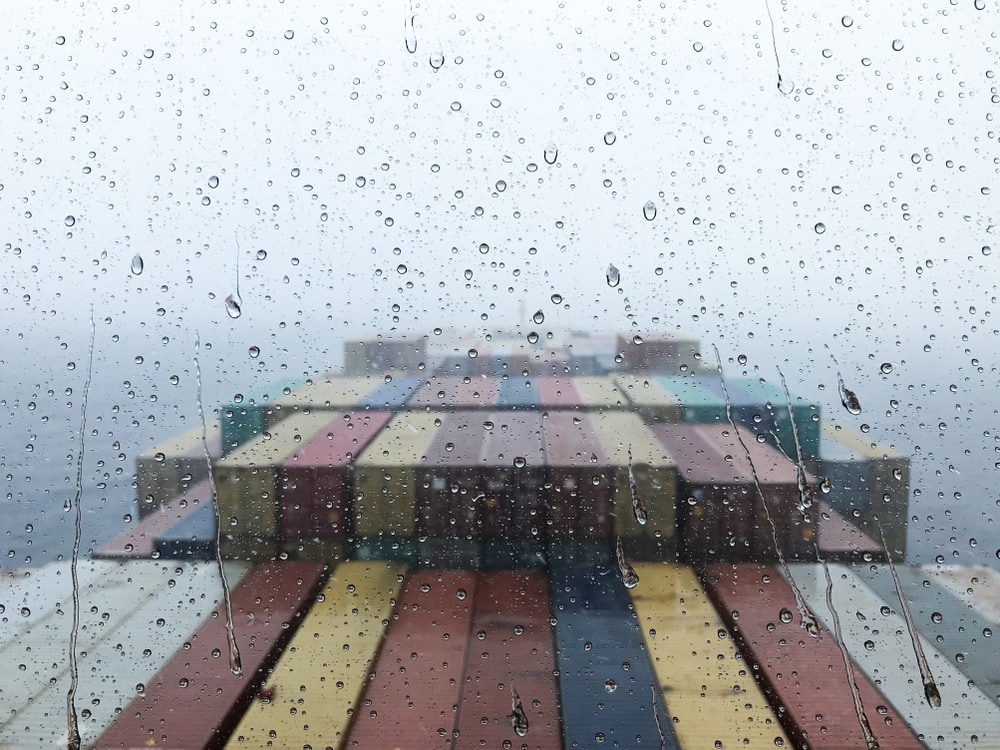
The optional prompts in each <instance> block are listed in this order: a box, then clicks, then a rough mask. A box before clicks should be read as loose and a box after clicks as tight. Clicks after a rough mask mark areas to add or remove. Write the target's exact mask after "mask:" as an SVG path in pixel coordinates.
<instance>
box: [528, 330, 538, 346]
mask: <svg viewBox="0 0 1000 750" xmlns="http://www.w3.org/2000/svg"><path fill="white" fill-rule="evenodd" d="M528 343H529V344H537V343H538V331H532V332H531V333H529V334H528Z"/></svg>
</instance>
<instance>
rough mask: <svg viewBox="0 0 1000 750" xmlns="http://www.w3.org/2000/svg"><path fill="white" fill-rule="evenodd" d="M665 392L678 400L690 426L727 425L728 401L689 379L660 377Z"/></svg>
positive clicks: (658, 379) (659, 380)
mask: <svg viewBox="0 0 1000 750" xmlns="http://www.w3.org/2000/svg"><path fill="white" fill-rule="evenodd" d="M657 381H658V382H659V383H660V385H661V386H663V390H665V391H666V392H667V393H669V394H670V395H672V396H673V397H674V398H676V399H677V400H678V401H679V402H680V404H681V408H682V414H683V417H684V421H685V422H686V423H688V424H727V423H728V422H729V419H728V418H727V417H726V400H725V399H724V398H719V396H717V395H716V394H715V393H713V392H712V391H710V390H708V389H707V388H703V387H702V386H700V385H698V383H697V382H696V381H695V380H693V379H692V378H689V377H683V376H671V377H666V376H665V377H658V378H657Z"/></svg>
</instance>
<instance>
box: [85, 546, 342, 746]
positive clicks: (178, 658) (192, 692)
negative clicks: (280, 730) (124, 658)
mask: <svg viewBox="0 0 1000 750" xmlns="http://www.w3.org/2000/svg"><path fill="white" fill-rule="evenodd" d="M322 581H323V567H322V565H319V564H318V563H277V562H271V563H264V564H262V565H260V566H258V567H257V568H255V569H254V570H252V571H251V572H250V573H249V574H247V576H246V577H245V578H244V579H243V581H242V582H241V583H240V585H239V586H237V587H236V588H235V589H234V590H233V593H232V609H233V619H234V620H235V622H236V623H237V624H236V643H237V645H238V646H239V648H240V659H241V662H242V670H243V671H242V673H241V674H238V675H236V674H233V672H232V670H231V669H230V666H229V647H228V645H227V643H228V640H227V634H226V613H225V610H224V608H222V607H220V608H219V609H217V610H216V611H215V612H214V613H213V614H212V616H210V617H209V618H208V620H206V622H205V624H204V625H202V626H201V627H200V628H199V629H198V631H197V632H196V633H195V634H194V635H193V636H192V637H191V638H189V639H188V643H189V644H190V648H187V647H185V648H184V649H183V650H181V651H178V652H177V654H176V655H175V656H174V658H173V659H171V660H170V661H169V662H168V663H167V664H166V666H164V667H163V669H161V670H160V672H159V673H158V674H157V675H156V677H154V678H153V679H152V680H150V681H149V682H148V683H147V684H146V686H145V690H144V691H143V692H142V694H140V695H139V696H138V697H136V698H135V700H133V701H132V703H131V704H129V706H128V707H127V708H126V709H125V710H124V711H123V712H122V714H121V716H119V718H118V719H117V720H116V721H115V723H114V724H112V725H111V726H110V727H108V729H107V731H106V732H105V733H104V734H103V735H101V737H100V739H98V741H97V743H96V745H95V747H97V748H102V749H105V748H107V749H108V750H110V749H111V748H122V747H161V748H210V747H221V746H222V744H223V743H224V742H225V741H226V739H227V737H228V736H229V734H230V733H231V732H232V730H233V728H234V727H235V726H236V724H237V722H238V721H239V719H240V717H241V716H242V715H243V711H244V710H245V709H246V707H247V706H248V705H249V703H250V701H251V699H252V696H253V695H254V693H255V692H256V691H257V689H258V687H259V686H260V685H261V683H262V682H263V681H264V679H265V678H266V676H267V674H268V671H269V670H270V668H271V667H272V666H273V665H274V663H275V661H276V660H277V658H278V656H279V654H280V653H281V651H282V649H283V648H284V647H285V645H286V644H287V643H288V640H289V639H290V638H291V637H292V635H293V634H294V633H295V630H296V628H297V627H298V626H299V623H300V622H301V619H302V616H303V614H304V612H305V610H306V609H307V608H308V607H309V604H310V603H311V602H312V601H313V599H314V598H315V597H316V592H317V591H318V590H319V586H320V584H321V583H322Z"/></svg>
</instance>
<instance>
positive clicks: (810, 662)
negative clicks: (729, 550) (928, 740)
mask: <svg viewBox="0 0 1000 750" xmlns="http://www.w3.org/2000/svg"><path fill="white" fill-rule="evenodd" d="M706 579H707V583H708V592H709V595H710V596H711V597H712V598H713V599H714V601H715V604H716V607H717V608H718V610H719V612H720V614H721V615H722V618H723V620H725V622H726V624H727V625H728V626H729V628H730V630H732V632H733V634H734V636H735V638H736V640H737V643H739V645H740V649H741V650H742V651H743V653H744V654H745V655H746V657H747V661H749V662H750V665H751V666H752V667H753V668H754V673H755V674H756V675H758V679H760V680H761V682H762V683H763V685H764V688H765V692H766V693H767V695H768V697H769V698H770V699H771V701H772V703H773V704H774V706H775V708H776V713H777V714H778V716H779V717H780V718H781V720H782V723H783V724H784V725H785V731H787V732H788V736H789V738H790V739H791V740H792V744H793V745H794V746H795V747H800V746H801V747H806V746H807V747H810V748H817V749H818V748H831V749H833V748H837V749H839V748H847V747H865V746H866V743H865V737H864V733H863V732H862V729H861V724H860V721H859V719H858V713H857V709H856V708H855V705H854V697H853V695H852V694H851V688H850V683H849V682H848V676H847V671H846V669H845V667H844V657H843V655H842V654H841V651H840V648H839V647H838V646H837V641H836V640H835V639H834V637H833V634H831V633H829V632H826V631H824V632H823V633H822V635H821V637H819V638H810V637H809V636H807V635H806V634H805V631H803V630H802V626H801V624H800V622H799V619H800V618H799V615H798V612H797V609H796V604H795V596H794V594H793V593H792V590H791V589H790V588H789V586H788V584H787V583H786V582H785V580H784V579H783V578H782V577H781V575H779V574H778V572H777V571H776V570H775V569H773V568H770V567H767V566H763V565H737V566H733V565H731V564H728V563H719V564H715V565H712V566H710V567H709V568H708V570H707V571H706ZM841 616H844V615H843V614H842V615H841ZM851 616H852V617H853V615H851ZM853 671H854V681H855V684H856V685H857V687H858V692H859V694H860V696H859V697H860V698H861V705H862V706H863V707H864V709H865V715H866V716H867V717H868V722H869V725H870V727H871V731H872V734H873V735H874V737H875V739H876V740H877V741H878V744H879V746H880V747H884V748H893V750H895V749H896V748H913V749H914V750H916V749H917V748H921V747H923V744H922V743H921V742H920V741H919V740H918V739H917V738H916V736H914V734H913V732H912V731H911V730H910V729H909V728H908V727H907V725H906V722H905V721H904V720H903V718H902V717H901V716H900V715H899V714H898V713H897V712H896V710H895V709H894V708H893V707H892V705H891V704H890V702H889V701H888V700H886V698H885V696H883V695H882V694H881V693H880V692H879V690H878V688H876V687H875V686H874V685H873V684H872V683H871V681H870V680H869V679H868V678H867V677H866V676H865V673H864V672H863V671H862V670H861V669H859V668H858V667H857V666H854V669H853Z"/></svg>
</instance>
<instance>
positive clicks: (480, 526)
mask: <svg viewBox="0 0 1000 750" xmlns="http://www.w3.org/2000/svg"><path fill="white" fill-rule="evenodd" d="M487 420H488V421H489V422H490V424H492V427H491V428H490V429H488V430H486V431H485V433H484V438H483V441H482V444H481V445H482V453H481V454H480V456H481V463H480V466H481V467H482V470H481V471H480V473H479V477H478V479H479V482H480V484H479V485H478V486H479V488H480V489H481V491H482V492H483V493H484V497H483V498H482V499H480V500H479V501H478V502H476V503H475V509H476V531H477V533H478V534H479V535H480V538H482V539H503V540H508V541H538V542H544V541H545V528H546V526H547V521H546V518H545V507H544V491H545V490H544V485H545V447H544V443H543V440H544V439H543V437H542V415H541V414H539V413H538V412H535V411H532V412H511V411H503V412H492V413H491V414H489V415H488V416H487Z"/></svg>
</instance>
